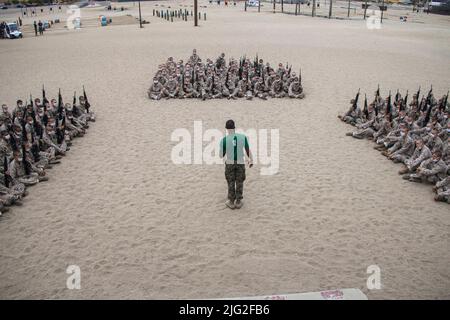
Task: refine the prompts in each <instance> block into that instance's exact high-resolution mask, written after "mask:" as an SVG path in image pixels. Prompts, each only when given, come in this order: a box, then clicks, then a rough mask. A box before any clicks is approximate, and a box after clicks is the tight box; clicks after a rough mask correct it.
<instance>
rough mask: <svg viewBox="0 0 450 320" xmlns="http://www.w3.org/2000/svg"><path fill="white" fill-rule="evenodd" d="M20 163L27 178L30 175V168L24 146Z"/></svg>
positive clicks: (23, 146)
mask: <svg viewBox="0 0 450 320" xmlns="http://www.w3.org/2000/svg"><path fill="white" fill-rule="evenodd" d="M22 162H23V167H24V169H25V175H27V176H29V175H30V174H31V168H30V164H29V163H28V161H27V155H26V151H25V145H22Z"/></svg>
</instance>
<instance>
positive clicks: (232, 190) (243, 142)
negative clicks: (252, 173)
mask: <svg viewBox="0 0 450 320" xmlns="http://www.w3.org/2000/svg"><path fill="white" fill-rule="evenodd" d="M225 128H226V129H227V133H228V134H227V135H226V136H225V137H224V138H223V139H222V140H221V141H220V156H221V158H223V157H225V156H226V160H225V178H226V180H227V184H228V200H227V201H226V202H225V205H226V206H227V207H229V208H230V209H240V208H241V207H242V205H243V202H242V199H243V196H242V195H243V191H244V180H245V161H244V150H245V153H246V155H247V157H248V159H249V161H248V163H249V167H250V168H251V167H252V166H253V156H252V154H251V152H250V146H249V143H248V138H247V137H246V136H245V135H243V134H240V133H236V132H235V124H234V121H233V120H228V121H227V122H226V124H225Z"/></svg>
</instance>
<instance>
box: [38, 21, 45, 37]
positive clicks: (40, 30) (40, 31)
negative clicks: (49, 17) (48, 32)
mask: <svg viewBox="0 0 450 320" xmlns="http://www.w3.org/2000/svg"><path fill="white" fill-rule="evenodd" d="M38 27H39V35H41V36H42V35H44V25H43V23H42V21H41V20H39V22H38Z"/></svg>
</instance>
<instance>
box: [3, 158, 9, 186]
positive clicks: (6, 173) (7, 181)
mask: <svg viewBox="0 0 450 320" xmlns="http://www.w3.org/2000/svg"><path fill="white" fill-rule="evenodd" d="M3 173H4V176H5V187H7V188H9V174H8V158H7V157H6V156H5V159H4V160H3Z"/></svg>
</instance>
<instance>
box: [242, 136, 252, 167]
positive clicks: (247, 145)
mask: <svg viewBox="0 0 450 320" xmlns="http://www.w3.org/2000/svg"><path fill="white" fill-rule="evenodd" d="M244 148H245V153H246V154H247V157H248V159H249V167H250V168H251V167H253V154H252V151H251V150H250V145H249V144H248V139H247V137H245V142H244Z"/></svg>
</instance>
